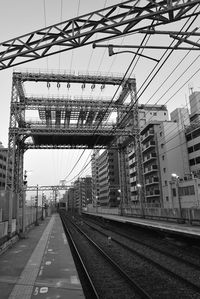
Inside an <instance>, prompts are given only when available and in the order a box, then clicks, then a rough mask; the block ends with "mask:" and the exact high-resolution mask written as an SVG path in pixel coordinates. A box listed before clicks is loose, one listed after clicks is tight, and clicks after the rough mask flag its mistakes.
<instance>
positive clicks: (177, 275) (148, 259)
mask: <svg viewBox="0 0 200 299" xmlns="http://www.w3.org/2000/svg"><path fill="white" fill-rule="evenodd" d="M85 224H87V222H85ZM87 225H88V226H89V227H91V228H92V229H93V230H96V231H97V232H99V233H100V234H102V235H104V236H105V237H106V238H107V237H108V236H110V235H108V234H106V233H104V232H102V231H100V230H99V229H98V228H95V227H94V226H92V225H90V224H87ZM112 241H114V242H115V243H117V244H119V245H120V246H122V247H123V248H125V249H126V250H128V251H129V252H131V253H134V254H135V255H137V256H139V257H140V258H141V259H143V260H146V261H147V262H148V263H151V264H152V265H154V266H155V267H157V268H158V269H160V270H161V271H163V272H166V273H167V274H169V275H170V276H172V277H174V278H175V279H178V280H179V281H181V282H182V283H184V284H186V285H188V286H189V287H191V288H192V289H193V290H195V291H197V292H198V293H199V294H200V286H197V285H196V284H194V283H192V282H191V281H190V280H188V279H186V278H184V277H182V276H180V275H179V274H177V273H175V272H173V271H172V270H170V269H168V268H166V267H164V266H162V265H161V264H159V263H158V262H156V261H154V260H152V259H151V258H148V257H147V256H145V255H143V254H141V253H139V252H138V251H137V250H135V249H133V248H131V247H129V246H127V245H125V244H123V243H122V242H120V241H118V240H117V239H115V238H113V237H112Z"/></svg>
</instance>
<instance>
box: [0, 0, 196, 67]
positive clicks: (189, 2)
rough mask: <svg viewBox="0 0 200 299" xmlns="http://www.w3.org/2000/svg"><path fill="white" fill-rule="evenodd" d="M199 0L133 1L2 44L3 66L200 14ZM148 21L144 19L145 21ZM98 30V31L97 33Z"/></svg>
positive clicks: (0, 46) (0, 45)
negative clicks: (194, 9) (196, 8)
mask: <svg viewBox="0 0 200 299" xmlns="http://www.w3.org/2000/svg"><path fill="white" fill-rule="evenodd" d="M198 4H199V1H198V0H179V1H177V0H171V1H163V0H160V1H159V0H156V1H152V0H146V1H137V0H130V1H126V2H123V3H119V4H116V5H113V6H110V7H106V8H104V9H101V10H98V11H94V12H91V13H88V14H86V15H83V16H79V17H76V18H73V19H70V20H67V21H64V22H61V23H59V24H55V25H52V26H49V27H46V28H43V29H40V30H37V31H34V32H31V33H28V34H25V35H23V36H20V37H17V38H14V39H10V40H8V41H5V42H3V43H1V44H0V69H5V68H8V67H12V66H14V65H18V64H21V63H24V62H27V61H31V60H36V59H40V58H43V57H45V56H49V55H53V54H55V53H59V52H63V51H67V50H71V49H74V48H77V47H81V46H84V45H88V44H91V43H93V42H98V41H103V40H106V39H109V38H113V37H116V36H122V35H124V34H128V33H131V32H138V31H139V30H141V29H145V28H149V27H151V26H152V21H155V20H156V22H155V24H154V27H156V26H159V25H163V24H168V23H172V22H176V21H178V20H180V19H183V18H188V17H189V16H192V15H195V14H199V11H197V12H195V13H194V12H193V11H192V9H193V8H195V7H197V6H198ZM144 20H145V22H143V21H144ZM96 33H99V34H98V35H96Z"/></svg>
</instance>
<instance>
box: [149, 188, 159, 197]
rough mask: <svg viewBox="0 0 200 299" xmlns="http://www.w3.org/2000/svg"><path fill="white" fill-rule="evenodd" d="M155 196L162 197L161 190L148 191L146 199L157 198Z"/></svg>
mask: <svg viewBox="0 0 200 299" xmlns="http://www.w3.org/2000/svg"><path fill="white" fill-rule="evenodd" d="M155 196H158V197H159V196H160V190H159V189H155V190H150V191H146V197H155Z"/></svg>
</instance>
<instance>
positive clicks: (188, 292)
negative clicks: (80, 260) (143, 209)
mask: <svg viewBox="0 0 200 299" xmlns="http://www.w3.org/2000/svg"><path fill="white" fill-rule="evenodd" d="M81 221H82V220H81ZM83 223H84V225H85V224H87V226H88V223H86V222H83V221H82V224H83ZM82 226H83V225H82ZM84 230H85V231H87V233H89V234H90V235H92V238H94V239H95V240H96V239H99V238H100V237H99V235H98V236H97V232H98V233H99V234H101V235H102V236H104V241H102V240H101V241H100V244H101V247H106V242H107V240H108V237H111V238H112V250H110V251H111V252H110V253H109V254H112V256H114V257H113V258H114V259H115V260H116V261H118V263H122V264H123V259H122V258H121V256H122V255H124V256H126V261H125V262H124V265H126V268H127V269H126V272H127V273H131V272H132V271H135V270H134V269H135V268H134V263H135V265H138V264H141V265H143V267H144V268H145V271H146V273H149V274H147V275H144V276H142V275H141V271H142V269H141V267H139V266H138V267H136V268H137V271H138V273H140V281H142V282H144V283H142V284H141V287H142V288H144V289H145V290H146V291H147V293H150V291H152V294H153V295H154V296H153V298H170V297H169V296H171V298H187V299H188V298H200V284H199V276H200V272H199V273H196V274H197V275H196V278H195V277H194V275H192V277H184V276H183V275H182V274H183V273H180V272H182V271H183V266H182V268H181V271H179V272H177V269H178V268H179V266H180V265H176V267H175V269H176V271H174V263H177V261H176V259H174V258H173V262H172V261H171V262H170V263H169V261H167V262H166V261H165V260H164V259H163V258H162V259H161V258H160V256H159V257H158V258H157V259H156V257H155V248H154V255H153V254H152V249H150V248H148V250H149V251H150V252H148V254H147V250H146V249H145V250H144V246H143V245H142V246H143V248H141V247H140V248H137V249H133V242H132V241H131V242H132V244H130V240H129V245H127V240H122V236H119V235H118V233H116V234H115V236H114V235H113V234H111V232H107V233H105V231H103V229H102V227H101V228H97V227H94V226H93V225H91V224H90V225H89V226H88V229H87V228H86V227H85V228H84ZM94 231H95V233H94ZM123 238H125V237H124V236H123ZM114 243H115V244H117V245H118V247H119V246H120V248H121V249H119V248H116V245H115V246H113V244H114ZM134 246H135V244H134ZM122 248H123V250H122ZM108 252H109V250H108ZM108 252H107V254H108ZM122 252H123V254H122ZM156 254H157V253H156ZM159 254H160V255H161V253H160V252H159ZM162 254H163V253H162ZM165 258H166V256H165ZM168 258H169V256H168ZM171 258H172V256H171ZM160 259H161V260H162V262H161V260H160ZM127 260H128V261H127ZM133 260H134V262H132V261H133ZM180 261H181V262H183V260H181V259H180V260H179V263H180ZM127 264H128V267H127ZM120 265H121V264H120ZM189 266H190V268H186V269H185V272H188V273H189V274H190V273H191V271H193V270H194V268H192V269H191V266H192V265H189ZM189 266H188V265H187V267H189ZM184 267H186V266H184ZM198 270H199V269H198ZM152 272H154V273H153V274H152ZM146 276H149V277H151V278H152V279H151V282H150V281H149V280H148V279H147V278H146ZM192 279H193V280H194V281H193V280H192ZM145 281H146V282H145ZM154 281H155V283H156V284H159V282H161V283H160V288H159V286H157V285H156V286H152V283H154ZM140 283H141V282H140ZM149 286H150V287H149ZM163 294H164V295H163ZM170 294H171V295H170Z"/></svg>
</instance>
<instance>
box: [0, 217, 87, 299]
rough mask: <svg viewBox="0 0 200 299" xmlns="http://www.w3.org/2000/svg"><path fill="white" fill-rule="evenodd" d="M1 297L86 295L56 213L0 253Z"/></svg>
mask: <svg viewBox="0 0 200 299" xmlns="http://www.w3.org/2000/svg"><path fill="white" fill-rule="evenodd" d="M0 290H1V291H0V298H1V299H6V298H9V299H14V298H15V299H30V298H35V299H40V298H48V299H51V298H72V299H74V298H85V297H84V294H83V290H82V286H81V284H80V281H79V278H78V274H77V271H76V267H75V264H74V261H73V258H72V255H71V251H70V248H69V244H68V241H67V239H66V237H65V234H64V230H63V227H62V223H61V220H60V217H59V215H58V214H54V215H52V216H51V218H50V219H48V220H45V221H44V222H42V224H41V225H40V226H39V227H36V228H34V229H33V230H31V232H30V233H29V235H28V237H27V238H26V239H24V240H20V241H19V242H17V243H16V244H15V245H14V246H13V247H12V248H11V249H9V250H8V251H7V252H6V253H4V254H3V255H2V256H0Z"/></svg>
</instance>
